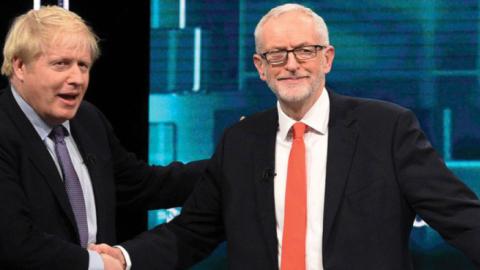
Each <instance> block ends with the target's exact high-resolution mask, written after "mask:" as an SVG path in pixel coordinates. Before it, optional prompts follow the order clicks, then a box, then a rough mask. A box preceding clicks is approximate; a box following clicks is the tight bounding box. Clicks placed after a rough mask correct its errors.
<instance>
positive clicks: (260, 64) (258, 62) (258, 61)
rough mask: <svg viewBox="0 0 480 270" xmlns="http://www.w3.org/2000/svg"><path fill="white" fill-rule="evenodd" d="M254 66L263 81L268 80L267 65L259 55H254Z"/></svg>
mask: <svg viewBox="0 0 480 270" xmlns="http://www.w3.org/2000/svg"><path fill="white" fill-rule="evenodd" d="M253 64H254V65H255V67H256V68H257V71H258V75H259V76H260V79H262V81H265V80H267V76H266V75H265V69H266V68H267V63H266V62H265V61H263V58H262V57H261V56H260V55H258V54H254V55H253Z"/></svg>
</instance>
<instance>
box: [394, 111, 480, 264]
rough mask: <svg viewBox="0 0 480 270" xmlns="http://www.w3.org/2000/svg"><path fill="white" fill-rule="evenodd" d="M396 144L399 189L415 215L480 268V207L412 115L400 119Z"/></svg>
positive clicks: (397, 125) (405, 113)
mask: <svg viewBox="0 0 480 270" xmlns="http://www.w3.org/2000/svg"><path fill="white" fill-rule="evenodd" d="M394 136H395V137H394V143H393V146H392V147H393V149H394V151H393V153H394V155H395V157H394V161H395V169H396V171H397V173H396V175H397V176H398V181H399V185H400V187H401V188H402V189H403V192H404V194H405V196H406V198H407V200H408V202H409V204H410V205H411V206H412V207H413V209H414V210H415V212H417V213H418V214H419V215H420V216H421V217H422V218H423V219H424V220H425V221H426V222H427V223H428V224H429V225H430V226H432V227H433V228H434V229H435V230H437V231H438V232H439V233H440V234H441V235H442V237H443V238H444V239H445V240H446V241H448V242H449V243H451V244H452V245H454V246H456V247H457V248H459V249H460V250H462V251H463V252H464V253H465V254H466V255H467V256H468V257H469V258H470V259H471V260H472V261H473V262H474V263H475V264H476V265H477V266H480V203H479V201H478V198H477V196H476V195H475V193H474V192H473V191H472V190H470V189H469V188H468V187H467V186H466V185H465V184H464V183H463V182H461V181H460V180H459V179H458V178H457V177H455V176H454V175H453V173H452V172H451V171H450V170H449V169H448V168H447V167H446V165H445V163H444V162H443V160H441V158H440V157H439V156H438V154H437V153H436V152H435V150H434V149H433V147H432V146H431V145H430V143H429V142H428V140H427V139H426V136H425V134H424V133H423V132H422V131H421V129H420V127H419V124H418V122H417V120H416V118H415V116H414V115H413V113H411V112H410V111H405V112H404V113H402V114H400V116H399V117H398V119H397V123H396V129H395V135H394Z"/></svg>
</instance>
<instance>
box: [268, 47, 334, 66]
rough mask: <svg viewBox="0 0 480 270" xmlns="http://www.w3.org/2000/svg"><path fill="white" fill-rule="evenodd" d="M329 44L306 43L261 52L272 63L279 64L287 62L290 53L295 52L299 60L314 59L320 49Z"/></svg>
mask: <svg viewBox="0 0 480 270" xmlns="http://www.w3.org/2000/svg"><path fill="white" fill-rule="evenodd" d="M326 47H327V46H323V45H306V46H301V47H297V48H294V49H291V50H285V49H283V50H274V51H269V52H265V53H262V54H260V55H261V56H262V57H263V58H264V59H265V60H267V62H268V63H269V64H271V65H279V64H284V63H285V62H287V58H288V53H290V52H291V53H293V55H295V58H296V59H297V60H298V61H302V60H308V59H312V58H314V57H315V56H317V51H318V50H323V49H325V48H326Z"/></svg>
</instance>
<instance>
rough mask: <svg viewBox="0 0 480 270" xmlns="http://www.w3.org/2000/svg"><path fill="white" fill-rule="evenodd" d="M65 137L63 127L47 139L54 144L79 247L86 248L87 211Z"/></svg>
mask: <svg viewBox="0 0 480 270" xmlns="http://www.w3.org/2000/svg"><path fill="white" fill-rule="evenodd" d="M65 136H68V131H67V130H66V129H65V128H64V127H63V126H56V127H54V128H53V129H52V132H50V135H49V137H50V138H51V139H52V140H53V142H54V143H55V153H56V154H57V159H58V162H59V163H60V167H61V169H62V173H63V181H64V183H65V190H66V191H67V195H68V199H69V201H70V205H71V206H72V210H73V214H74V215H75V221H76V222H77V228H78V234H79V236H80V245H81V246H82V247H87V242H88V224H87V211H86V210H85V200H84V198H83V191H82V186H81V185H80V181H79V179H78V176H77V173H76V172H75V168H74V167H73V164H72V160H71V159H70V155H69V154H68V149H67V145H66V143H65V140H64V138H65Z"/></svg>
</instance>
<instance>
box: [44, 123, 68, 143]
mask: <svg viewBox="0 0 480 270" xmlns="http://www.w3.org/2000/svg"><path fill="white" fill-rule="evenodd" d="M66 136H68V130H67V129H66V128H65V127H64V126H62V125H59V126H55V127H54V128H53V129H52V131H50V134H49V135H48V137H50V139H52V140H53V141H54V142H55V143H59V142H63V139H64V138H65V137H66Z"/></svg>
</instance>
